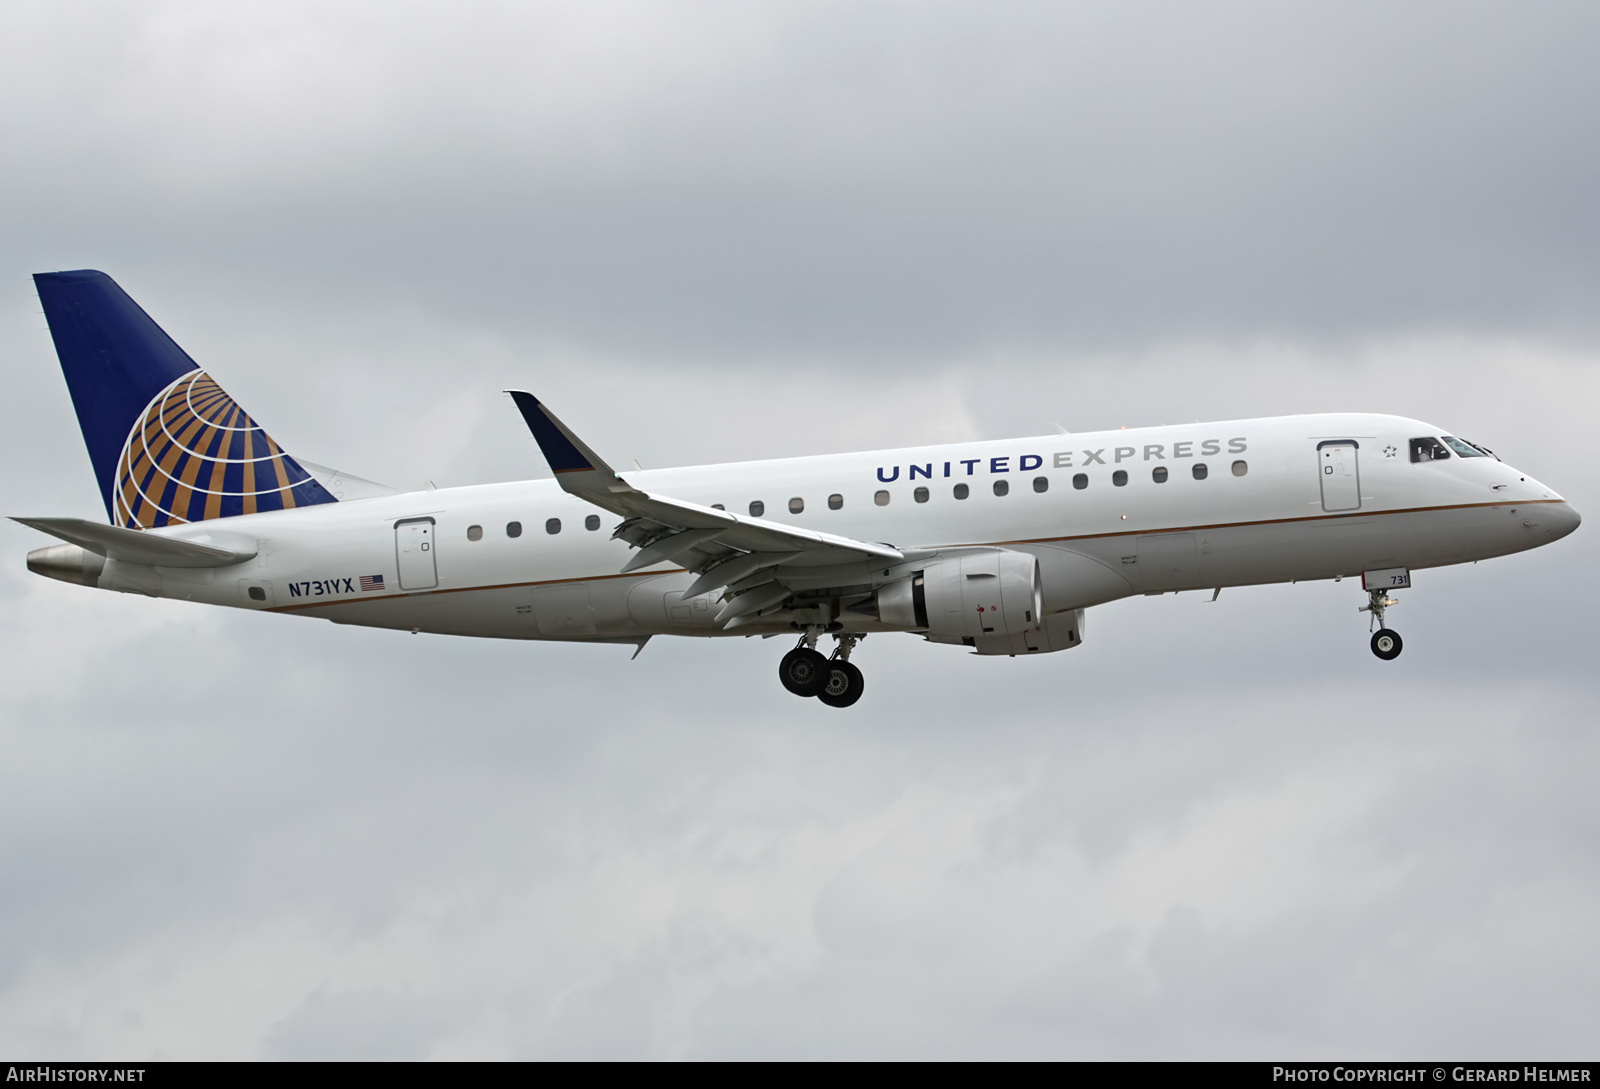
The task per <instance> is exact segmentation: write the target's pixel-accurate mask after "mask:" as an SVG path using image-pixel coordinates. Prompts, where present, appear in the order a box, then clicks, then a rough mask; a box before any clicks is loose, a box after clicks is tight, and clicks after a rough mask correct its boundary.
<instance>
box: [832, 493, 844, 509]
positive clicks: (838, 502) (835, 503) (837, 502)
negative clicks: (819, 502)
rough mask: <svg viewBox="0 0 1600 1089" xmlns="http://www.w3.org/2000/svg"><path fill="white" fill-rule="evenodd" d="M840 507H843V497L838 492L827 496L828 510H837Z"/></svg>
mask: <svg viewBox="0 0 1600 1089" xmlns="http://www.w3.org/2000/svg"><path fill="white" fill-rule="evenodd" d="M842 506H844V496H842V495H840V494H839V493H838V492H834V493H833V494H832V495H830V496H828V509H829V510H838V509H839V508H840V507H842Z"/></svg>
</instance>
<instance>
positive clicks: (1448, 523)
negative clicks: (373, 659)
mask: <svg viewBox="0 0 1600 1089" xmlns="http://www.w3.org/2000/svg"><path fill="white" fill-rule="evenodd" d="M34 281H35V285H36V287H37V290H38V294H39V299H40V303H41V305H42V307H43V310H44V314H45V318H46V320H47V321H48V323H49V327H50V333H51V336H52V338H53V340H54V342H55V347H56V353H57V355H58V357H59V358H60V362H61V368H62V372H63V374H64V376H65V378H66V382H67V388H68V390H69V392H70V393H71V397H72V403H73V407H74V408H75V410H76V412H77V417H78V422H79V425H80V427H81V429H82V432H83V438H84V442H85V443H86V445H87V446H88V449H89V459H90V461H91V463H92V464H93V466H94V471H95V476H96V478H97V480H98V482H99V486H100V491H101V495H102V497H103V499H104V501H105V505H106V512H107V514H108V516H109V521H108V522H98V521H94V520H90V519H81V518H17V519H16V521H18V522H21V523H22V524H24V525H27V526H31V527H33V528H34V529H37V530H40V531H42V532H44V533H46V534H49V535H51V536H54V537H56V538H58V539H59V540H60V541H62V542H64V543H61V544H56V545H52V546H49V547H45V548H40V549H36V550H34V551H32V552H30V553H29V554H28V558H27V565H28V569H29V570H31V571H33V572H35V573H36V574H40V575H45V576H48V577H49V578H53V579H59V580H62V581H64V582H70V583H78V584H82V585H85V586H93V587H98V588H100V589H104V590H116V591H120V592H123V593H136V594H145V595H148V596H151V597H165V598H176V599H180V600H185V601H197V602H203V603H206V604H211V605H225V606H229V607H231V608H239V609H251V610H256V611H262V612H276V613H284V614H288V615H295V616H304V617H314V618H319V619H323V620H330V621H332V622H334V623H336V624H357V625H363V626H367V627H376V628H390V629H398V630H400V631H409V632H412V633H413V634H415V633H420V632H430V633H438V634H448V635H470V636H481V637H489V638H499V639H529V640H560V641H571V642H584V643H602V644H622V645H631V646H633V647H634V648H635V649H634V657H637V656H638V654H639V652H640V651H642V650H643V649H644V646H645V644H646V643H647V642H648V641H649V640H650V639H651V638H653V637H655V636H657V635H678V636H699V637H713V636H756V635H759V636H764V637H783V636H787V637H789V638H790V639H793V640H795V646H794V647H793V649H791V650H789V651H788V652H787V653H786V654H785V655H784V656H783V658H782V660H781V661H780V663H779V670H778V673H779V680H780V682H781V683H782V684H783V686H784V687H785V688H786V689H788V691H790V692H792V693H794V694H795V695H797V696H801V697H806V698H811V697H815V698H816V699H817V700H819V701H820V702H821V703H823V704H826V705H828V706H832V707H848V706H851V705H852V704H854V703H855V702H856V701H857V700H859V699H860V698H861V695H862V692H863V691H864V688H865V681H864V678H863V675H862V673H861V670H860V669H859V667H858V666H857V665H856V664H855V663H854V662H853V661H852V652H853V651H854V650H855V649H856V647H857V645H858V644H859V643H860V642H861V640H862V639H864V638H866V637H867V636H868V635H876V634H879V633H888V632H905V633H911V634H915V635H920V636H921V637H922V638H923V639H924V640H926V641H928V642H930V643H942V644H949V645H952V646H961V647H966V648H969V649H970V650H971V651H972V652H974V653H976V654H980V655H1010V656H1017V655H1030V654H1047V653H1052V652H1055V651H1062V650H1070V649H1071V648H1073V647H1076V646H1079V645H1081V643H1082V642H1083V639H1084V616H1085V611H1086V610H1088V609H1090V608H1092V607H1094V606H1097V605H1102V604H1105V603H1107V602H1110V601H1115V600H1117V599H1119V598H1126V597H1130V596H1133V595H1138V594H1144V595H1160V594H1166V593H1174V592H1181V591H1193V590H1202V591H1203V590H1211V591H1212V592H1213V600H1214V599H1215V597H1216V595H1218V594H1220V593H1221V592H1222V590H1223V589H1224V588H1227V587H1232V586H1253V585H1261V584H1266V583H1284V582H1302V581H1308V580H1326V579H1333V580H1341V579H1344V578H1351V579H1354V578H1357V577H1359V578H1360V579H1361V582H1362V589H1363V590H1364V591H1365V593H1366V604H1365V605H1362V606H1360V607H1359V610H1360V611H1362V612H1366V613H1367V614H1369V618H1368V629H1369V632H1370V633H1371V639H1370V645H1371V649H1372V652H1373V653H1374V654H1375V655H1377V657H1378V658H1380V659H1383V660H1386V661H1388V660H1393V659H1394V658H1396V657H1398V656H1399V654H1400V652H1401V648H1402V646H1403V643H1402V640H1401V638H1400V636H1399V634H1398V633H1396V632H1395V631H1394V630H1393V629H1392V628H1390V627H1388V625H1387V623H1386V611H1387V610H1388V609H1389V608H1391V607H1393V606H1394V605H1395V604H1397V600H1396V599H1395V598H1394V597H1391V596H1390V595H1391V594H1392V593H1393V592H1394V591H1397V590H1401V589H1405V588H1407V587H1409V586H1410V585H1411V578H1412V573H1413V572H1415V571H1419V570H1426V569H1429V568H1434V567H1442V566H1446V565H1450V564H1459V563H1467V562H1473V561H1477V560H1483V559H1488V558H1491V557H1494V556H1503V555H1508V554H1510V553H1513V552H1522V551H1526V550H1528V549H1531V548H1537V547H1539V546H1541V545H1545V544H1549V543H1550V542H1552V541H1555V540H1558V539H1560V538H1562V537H1565V536H1566V535H1567V534H1569V533H1571V532H1572V531H1573V530H1574V529H1576V528H1577V527H1578V524H1579V522H1580V520H1581V519H1580V518H1579V515H1578V512H1577V511H1575V510H1574V509H1573V508H1572V506H1571V504H1569V503H1568V502H1567V501H1566V500H1565V499H1563V498H1562V497H1561V496H1560V495H1558V494H1557V493H1556V492H1554V491H1553V490H1551V489H1550V488H1548V487H1546V486H1545V485H1544V484H1542V483H1540V482H1539V481H1537V480H1535V479H1533V478H1532V477H1530V476H1527V475H1525V474H1524V473H1522V472H1521V471H1519V470H1517V469H1514V468H1512V467H1511V466H1510V465H1507V464H1506V463H1505V462H1503V461H1502V460H1501V459H1500V458H1499V457H1498V456H1496V455H1495V454H1494V453H1493V452H1492V451H1491V450H1489V448H1488V447H1486V446H1483V445H1481V444H1478V443H1473V442H1469V441H1467V440H1466V439H1463V438H1460V437H1457V436H1455V435H1452V434H1449V433H1447V432H1446V431H1445V429H1443V428H1439V427H1435V426H1433V425H1431V424H1428V423H1424V422H1422V421H1419V420H1413V419H1406V418H1402V417H1398V416H1389V415H1381V414H1373V413H1332V414H1319V415H1302V416H1279V417H1270V418H1265V419H1252V420H1229V421H1222V422H1215V423H1195V424H1181V425H1175V426H1165V427H1146V428H1137V429H1123V430H1116V431H1099V432H1092V433H1087V434H1054V435H1044V436H1034V437H1030V438H1018V439H1000V440H994V441H982V442H967V443H957V444H950V445H938V446H920V447H912V448H907V449H899V450H878V451H870V452H866V453H848V454H825V455H819V456H814V457H801V458H788V459H781V460H773V461H753V462H740V463H733V464H722V465H702V466H693V467H686V468H671V469H654V470H648V471H645V470H639V471H637V472H628V473H627V474H625V475H624V474H622V473H619V472H618V471H617V470H616V469H615V468H613V467H612V466H611V465H610V464H608V463H607V462H606V461H605V460H604V459H603V458H602V457H601V455H600V454H598V453H597V452H595V451H594V450H593V449H592V448H590V447H589V446H588V445H587V444H585V443H584V441H583V440H582V439H580V438H579V437H578V435H577V434H576V433H575V432H574V431H573V430H572V429H571V428H570V427H568V426H567V425H566V424H565V423H563V422H562V420H560V419H559V418H557V417H556V416H555V414H554V413H552V412H551V410H550V408H549V407H548V406H547V405H545V404H544V403H543V402H541V401H540V400H538V399H537V398H536V397H535V396H533V395H532V394H531V393H527V392H524V391H521V390H510V391H507V392H508V393H509V394H510V396H511V399H512V402H513V404H514V406H515V408H516V409H517V411H518V412H519V414H520V415H521V418H522V421H523V423H525V425H526V426H527V428H528V430H529V431H530V432H531V435H532V438H533V440H534V442H535V443H536V444H537V445H538V447H539V449H540V451H541V452H542V454H543V456H544V458H545V460H546V461H547V462H548V463H549V466H550V469H551V470H552V473H553V479H541V480H524V481H518V482H515V483H501V484H480V485H473V486H469V487H459V488H440V489H432V488H431V487H430V489H429V490H424V491H411V492H399V491H395V490H394V489H391V488H388V487H385V486H383V485H381V484H377V483H374V482H372V481H369V480H365V479H364V478H361V477H357V476H354V475H352V474H349V473H345V472H341V471H339V470H335V469H330V468H327V467H324V466H321V465H317V464H315V463H313V462H310V461H304V460H300V459H297V458H295V457H293V456H291V455H290V454H289V453H288V452H287V451H286V450H284V449H283V448H282V447H280V446H279V445H278V444H277V443H276V442H274V441H273V440H272V438H271V437H270V436H269V435H268V434H267V433H266V432H265V431H264V430H262V428H261V426H260V424H258V423H257V422H256V420H255V418H254V417H252V416H250V415H249V414H248V413H247V412H245V410H244V409H243V408H241V407H240V406H239V405H238V404H237V403H236V402H235V401H234V400H233V399H232V398H231V397H229V396H228V395H227V393H225V392H224V391H223V389H222V387H221V386H219V385H218V384H217V382H216V380H215V379H214V378H212V377H211V375H210V374H209V373H208V372H207V371H205V370H203V369H201V367H200V366H199V364H197V363H195V362H194V360H192V359H191V358H190V357H189V356H188V355H187V354H186V353H185V352H184V351H183V349H182V348H180V347H179V346H178V345H177V343H176V342H175V341H173V339H172V338H171V337H169V336H168V335H167V334H166V333H165V332H164V331H163V330H162V329H161V328H160V326H158V325H157V324H156V323H155V321H153V320H152V319H151V318H150V317H149V316H148V315H147V314H146V313H145V312H144V310H142V309H141V308H140V307H139V306H138V304H137V303H135V302H134V301H133V299H131V298H130V297H129V296H128V295H127V294H126V293H125V292H124V291H123V290H122V289H121V288H120V287H119V286H118V285H117V284H116V283H115V282H114V281H113V280H112V279H111V277H109V276H107V275H106V274H105V273H102V272H97V271H93V270H80V271H73V272H51V273H40V274H37V275H35V277H34ZM511 418H513V417H510V415H509V413H508V419H511ZM823 638H831V639H832V640H833V646H832V652H831V653H830V654H824V653H823V652H822V651H821V650H819V649H818V646H819V643H820V642H821V640H822V639H823Z"/></svg>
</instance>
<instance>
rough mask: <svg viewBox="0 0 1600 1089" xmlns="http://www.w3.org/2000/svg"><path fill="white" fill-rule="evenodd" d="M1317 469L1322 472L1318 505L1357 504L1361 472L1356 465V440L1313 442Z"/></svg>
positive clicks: (1343, 507)
mask: <svg viewBox="0 0 1600 1089" xmlns="http://www.w3.org/2000/svg"><path fill="white" fill-rule="evenodd" d="M1317 469H1318V471H1319V472H1320V473H1321V474H1322V509H1323V510H1355V509H1356V508H1357V507H1359V506H1361V474H1360V471H1359V469H1358V468H1357V466H1356V441H1355V440H1354V439H1337V440H1333V441H1330V442H1319V443H1317Z"/></svg>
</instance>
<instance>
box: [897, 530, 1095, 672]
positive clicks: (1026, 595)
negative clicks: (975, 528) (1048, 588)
mask: <svg viewBox="0 0 1600 1089" xmlns="http://www.w3.org/2000/svg"><path fill="white" fill-rule="evenodd" d="M1043 603H1044V587H1043V584H1042V583H1041V580H1040V577H1039V561H1038V560H1037V559H1036V558H1035V557H1033V556H1032V555H1030V554H1028V553H1026V552H1017V551H1013V550H1011V549H1006V548H996V549H989V550H986V551H982V552H969V553H966V554H964V555H960V556H952V557H951V558H950V559H947V560H940V561H939V562H938V563H934V564H930V565H929V566H928V567H927V568H925V569H923V570H921V571H918V572H915V573H914V574H913V575H912V576H911V577H910V578H909V579H901V580H899V581H898V582H892V583H890V584H889V585H887V586H884V587H882V588H881V589H879V591H878V594H877V607H878V619H879V620H880V621H881V622H882V623H884V624H885V625H888V626H891V627H895V628H899V629H902V630H907V631H918V632H922V633H923V635H924V636H925V637H926V638H927V639H928V640H930V641H931V642H935V643H957V644H961V645H965V646H969V647H972V648H973V649H974V650H976V651H977V652H978V653H979V654H1037V653H1040V652H1048V651H1052V650H1066V649H1067V648H1068V647H1074V646H1077V645H1078V644H1079V643H1080V642H1082V641H1083V610H1082V609H1076V610H1073V611H1072V612H1067V613H1061V614H1059V615H1057V616H1050V617H1044V616H1042V615H1041V611H1042V607H1043Z"/></svg>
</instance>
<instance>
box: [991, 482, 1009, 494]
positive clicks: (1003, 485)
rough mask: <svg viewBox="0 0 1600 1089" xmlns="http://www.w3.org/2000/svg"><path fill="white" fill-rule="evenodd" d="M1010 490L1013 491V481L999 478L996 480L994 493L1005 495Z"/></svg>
mask: <svg viewBox="0 0 1600 1089" xmlns="http://www.w3.org/2000/svg"><path fill="white" fill-rule="evenodd" d="M1009 491H1011V481H1009V480H997V481H995V482H994V494H996V495H1005V494H1006V493H1007V492H1009Z"/></svg>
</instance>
